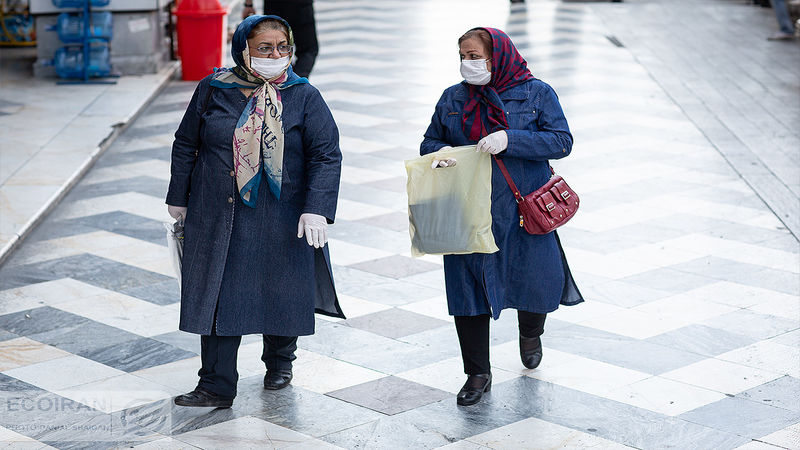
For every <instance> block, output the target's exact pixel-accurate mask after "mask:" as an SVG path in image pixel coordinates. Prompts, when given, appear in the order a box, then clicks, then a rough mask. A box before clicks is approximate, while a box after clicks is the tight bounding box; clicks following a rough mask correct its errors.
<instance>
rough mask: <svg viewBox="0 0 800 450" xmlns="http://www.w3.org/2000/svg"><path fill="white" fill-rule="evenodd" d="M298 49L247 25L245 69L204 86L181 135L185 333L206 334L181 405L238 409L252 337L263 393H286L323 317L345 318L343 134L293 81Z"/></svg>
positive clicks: (282, 24)
mask: <svg viewBox="0 0 800 450" xmlns="http://www.w3.org/2000/svg"><path fill="white" fill-rule="evenodd" d="M293 51H294V46H293V39H292V33H291V29H290V28H289V25H288V24H287V23H286V21H284V20H283V19H281V18H280V17H277V16H251V17H249V18H247V19H245V20H244V21H243V22H242V23H241V24H240V25H239V26H238V28H237V29H236V32H235V34H234V37H233V42H232V53H233V59H234V61H235V62H236V67H234V68H232V69H218V70H216V71H215V73H214V74H212V75H209V76H208V77H206V78H205V79H203V80H202V81H201V82H200V83H199V85H198V86H197V89H196V90H195V93H194V96H193V97H192V100H191V102H190V103H189V107H188V108H187V110H186V113H185V115H184V117H183V121H182V122H181V124H180V127H179V128H178V131H177V132H176V133H175V142H174V144H173V147H172V168H171V172H172V178H171V180H170V185H169V192H168V194H167V204H168V205H169V207H168V209H169V212H170V214H171V215H172V216H173V217H175V218H176V219H179V220H180V219H185V242H184V252H183V255H184V260H183V265H182V272H181V275H182V279H183V282H182V286H181V315H180V329H181V330H182V331H187V332H189V333H196V334H200V335H201V351H202V355H201V356H202V368H201V369H200V372H199V375H200V381H199V383H198V385H197V388H196V389H195V390H194V391H192V392H190V393H188V394H184V395H181V396H178V397H176V398H175V403H176V404H179V405H184V406H216V407H227V406H230V405H231V404H232V402H233V398H234V397H235V396H236V383H237V380H238V374H237V372H236V353H237V350H238V347H239V343H240V341H241V337H242V335H245V334H262V335H263V340H264V353H263V356H262V359H263V360H264V363H265V364H266V367H267V373H266V376H265V377H264V387H265V388H267V389H280V388H282V387H285V386H286V385H287V384H288V383H289V381H290V380H291V377H292V372H291V368H292V360H294V359H295V356H294V351H295V349H296V348H297V347H296V342H297V336H300V335H309V334H313V333H314V312H315V308H316V310H317V312H321V313H325V314H329V315H333V316H336V317H343V315H342V311H341V309H340V308H339V304H338V300H337V297H336V292H335V290H334V287H333V277H332V275H331V269H330V260H329V255H328V249H327V246H326V245H325V243H326V242H327V238H326V227H327V224H329V223H333V219H334V215H335V212H336V200H337V196H338V190H339V177H340V173H341V152H340V151H339V135H338V130H337V128H336V124H335V123H334V120H333V117H332V116H331V113H330V110H329V109H328V107H327V105H326V104H325V101H324V100H323V99H322V96H321V95H320V93H319V91H317V89H315V88H314V87H313V86H311V85H310V84H309V83H308V80H306V79H305V78H300V77H298V76H297V75H296V74H294V72H293V71H292V68H291V65H290V62H291V58H292V52H293Z"/></svg>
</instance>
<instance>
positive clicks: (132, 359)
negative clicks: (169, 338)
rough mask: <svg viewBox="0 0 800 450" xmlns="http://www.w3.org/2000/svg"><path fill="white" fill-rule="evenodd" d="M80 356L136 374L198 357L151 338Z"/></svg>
mask: <svg viewBox="0 0 800 450" xmlns="http://www.w3.org/2000/svg"><path fill="white" fill-rule="evenodd" d="M78 355H80V356H83V357H84V358H88V359H91V360H93V361H97V362H99V363H102V364H105V365H107V366H111V367H113V368H115V369H119V370H122V371H125V372H135V371H137V370H141V369H147V368H148V367H155V366H160V365H162V364H167V363H170V362H173V361H179V360H182V359H186V358H191V357H194V356H197V354H196V353H193V352H189V351H186V350H183V349H180V348H178V347H174V346H172V345H169V344H165V343H163V342H160V341H157V340H155V339H149V338H139V339H136V340H132V341H126V342H121V343H119V344H115V345H111V346H108V347H105V348H101V349H97V350H89V351H84V352H80V353H78Z"/></svg>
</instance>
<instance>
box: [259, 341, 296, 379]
mask: <svg viewBox="0 0 800 450" xmlns="http://www.w3.org/2000/svg"><path fill="white" fill-rule="evenodd" d="M263 340H264V351H263V353H262V354H261V360H262V361H264V364H265V365H266V366H267V373H266V375H264V388H265V389H270V390H276V389H282V388H285V387H286V386H288V385H289V383H290V382H291V381H292V361H294V360H295V359H297V356H295V354H294V352H295V351H296V350H297V336H275V335H270V334H265V335H263Z"/></svg>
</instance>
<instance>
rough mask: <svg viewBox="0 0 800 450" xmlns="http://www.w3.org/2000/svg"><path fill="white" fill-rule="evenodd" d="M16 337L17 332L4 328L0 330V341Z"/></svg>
mask: <svg viewBox="0 0 800 450" xmlns="http://www.w3.org/2000/svg"><path fill="white" fill-rule="evenodd" d="M18 337H19V335H18V334H14V333H12V332H10V331H6V330H0V342H3V341H9V340H11V339H16V338H18Z"/></svg>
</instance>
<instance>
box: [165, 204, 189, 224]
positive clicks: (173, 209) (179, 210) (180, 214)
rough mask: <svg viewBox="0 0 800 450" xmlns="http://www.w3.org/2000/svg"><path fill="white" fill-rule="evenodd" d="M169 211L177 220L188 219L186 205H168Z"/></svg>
mask: <svg viewBox="0 0 800 450" xmlns="http://www.w3.org/2000/svg"><path fill="white" fill-rule="evenodd" d="M167 212H168V213H169V215H170V217H172V218H173V219H175V220H181V221H185V220H186V207H185V206H172V205H167Z"/></svg>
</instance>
